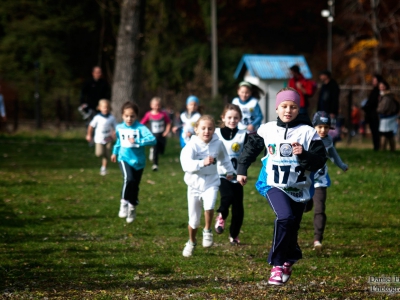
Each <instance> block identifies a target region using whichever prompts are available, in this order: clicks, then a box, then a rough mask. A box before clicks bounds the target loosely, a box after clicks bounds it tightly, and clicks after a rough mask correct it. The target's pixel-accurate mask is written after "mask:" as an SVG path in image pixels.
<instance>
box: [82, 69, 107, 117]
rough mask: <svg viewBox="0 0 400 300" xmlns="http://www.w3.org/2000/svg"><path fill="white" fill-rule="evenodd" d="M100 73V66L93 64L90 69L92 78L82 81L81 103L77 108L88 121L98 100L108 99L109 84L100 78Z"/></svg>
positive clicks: (93, 113)
mask: <svg viewBox="0 0 400 300" xmlns="http://www.w3.org/2000/svg"><path fill="white" fill-rule="evenodd" d="M102 75H103V73H102V70H101V68H100V67H99V66H94V67H93V69H92V78H90V79H89V80H87V81H86V82H85V83H84V85H83V88H82V91H81V96H80V103H81V105H80V107H79V109H78V110H79V111H80V112H81V114H82V116H83V118H84V119H85V120H86V121H88V122H89V121H90V120H91V119H92V118H93V116H94V115H95V112H96V110H97V105H98V103H99V100H100V99H107V100H110V95H111V91H110V85H109V84H108V83H107V81H106V80H104V79H103V78H102Z"/></svg>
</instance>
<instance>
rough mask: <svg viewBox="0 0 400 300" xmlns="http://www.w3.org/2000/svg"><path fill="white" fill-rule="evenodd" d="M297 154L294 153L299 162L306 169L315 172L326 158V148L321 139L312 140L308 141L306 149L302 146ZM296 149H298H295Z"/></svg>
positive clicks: (323, 163)
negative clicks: (308, 145) (308, 144)
mask: <svg viewBox="0 0 400 300" xmlns="http://www.w3.org/2000/svg"><path fill="white" fill-rule="evenodd" d="M300 147H301V148H302V150H301V152H300V153H299V154H296V153H294V152H293V153H294V154H296V155H297V157H298V158H299V164H300V166H301V167H303V168H304V169H305V170H307V171H311V172H316V171H318V170H319V169H321V168H322V167H323V166H324V165H325V163H326V160H327V157H326V150H325V146H324V143H323V142H322V141H321V140H313V141H311V143H310V147H309V149H308V151H306V150H304V148H303V146H301V145H300ZM296 151H298V150H296Z"/></svg>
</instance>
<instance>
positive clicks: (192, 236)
mask: <svg viewBox="0 0 400 300" xmlns="http://www.w3.org/2000/svg"><path fill="white" fill-rule="evenodd" d="M188 230H189V240H190V241H191V242H192V243H193V244H196V234H197V228H196V229H193V228H192V227H191V226H190V225H188Z"/></svg>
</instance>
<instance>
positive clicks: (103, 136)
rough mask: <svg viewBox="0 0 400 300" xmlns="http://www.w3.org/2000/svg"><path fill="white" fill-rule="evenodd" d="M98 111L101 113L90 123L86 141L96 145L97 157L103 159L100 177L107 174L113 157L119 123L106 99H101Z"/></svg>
mask: <svg viewBox="0 0 400 300" xmlns="http://www.w3.org/2000/svg"><path fill="white" fill-rule="evenodd" d="M97 109H98V110H99V111H100V113H98V114H97V115H96V116H95V117H94V118H93V119H92V121H91V122H90V123H89V126H88V129H87V134H86V140H87V141H88V142H89V143H92V142H93V132H94V143H95V151H94V153H95V155H96V156H97V157H101V168H100V175H102V176H104V175H106V174H107V162H108V158H109V157H110V155H111V146H112V141H113V140H114V138H113V136H114V135H115V127H116V126H117V121H116V120H115V118H114V116H113V115H112V114H111V103H110V101H108V100H106V99H101V100H100V101H99V105H98V106H97Z"/></svg>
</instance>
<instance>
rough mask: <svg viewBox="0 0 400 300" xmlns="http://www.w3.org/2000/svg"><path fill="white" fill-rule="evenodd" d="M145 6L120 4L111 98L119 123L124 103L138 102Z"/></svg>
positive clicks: (140, 0) (134, 0) (140, 1)
mask: <svg viewBox="0 0 400 300" xmlns="http://www.w3.org/2000/svg"><path fill="white" fill-rule="evenodd" d="M144 6H145V0H122V3H121V19H120V24H119V30H118V37H117V49H116V53H115V67H114V79H113V85H112V95H111V99H112V108H113V111H114V115H115V116H116V118H117V120H119V121H120V120H121V113H120V109H121V106H122V104H124V103H125V102H126V101H133V102H137V101H138V97H139V88H140V69H141V54H140V52H141V51H140V47H141V44H142V40H143V28H144V26H143V20H144V18H143V16H142V14H143V13H144Z"/></svg>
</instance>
